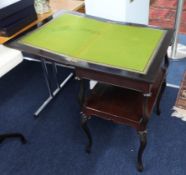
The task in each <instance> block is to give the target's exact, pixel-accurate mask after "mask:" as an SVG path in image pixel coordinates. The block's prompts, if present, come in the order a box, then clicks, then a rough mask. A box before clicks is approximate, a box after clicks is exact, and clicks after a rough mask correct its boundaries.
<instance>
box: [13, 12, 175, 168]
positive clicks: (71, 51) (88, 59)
mask: <svg viewBox="0 0 186 175" xmlns="http://www.w3.org/2000/svg"><path fill="white" fill-rule="evenodd" d="M172 37H173V30H170V29H161V28H157V27H152V26H144V25H136V24H129V23H120V22H113V21H108V20H104V19H100V18H95V17H91V16H87V15H84V14H80V13H77V12H64V13H63V14H62V15H60V16H58V17H57V18H55V19H53V20H51V21H50V22H48V23H47V24H45V25H43V26H42V27H40V28H38V29H36V30H34V31H32V32H30V33H28V34H27V35H24V36H23V37H21V38H19V39H18V40H16V41H14V42H11V43H10V46H12V47H14V48H17V49H20V50H22V51H24V52H27V53H31V54H35V55H37V56H40V57H44V58H45V59H47V60H49V61H54V62H57V63H60V64H63V65H67V66H70V67H72V68H73V69H74V70H75V73H76V77H77V79H79V80H80V82H81V83H80V85H81V87H80V93H79V100H80V102H81V115H82V120H81V124H82V128H83V129H84V131H85V133H86V135H87V136H88V140H89V142H88V145H87V147H86V150H87V152H90V149H91V145H92V137H91V134H90V131H89V129H88V126H87V121H88V120H89V119H90V118H91V117H93V116H96V117H101V118H104V119H107V120H111V121H113V122H116V123H121V124H126V125H129V126H131V127H134V128H135V129H136V130H137V132H138V134H139V138H140V147H139V151H138V154H137V169H138V170H139V171H142V170H143V162H142V155H143V152H144V149H145V146H146V143H147V123H148V121H149V119H150V116H151V113H152V111H153V108H154V106H155V104H157V114H160V109H159V103H160V97H161V95H162V93H163V90H164V89H165V86H166V69H167V67H168V57H167V48H168V46H169V45H170V44H171V41H172ZM85 79H87V80H96V81H98V83H97V85H96V86H95V87H94V88H93V90H90V93H88V94H87V93H86V88H85Z"/></svg>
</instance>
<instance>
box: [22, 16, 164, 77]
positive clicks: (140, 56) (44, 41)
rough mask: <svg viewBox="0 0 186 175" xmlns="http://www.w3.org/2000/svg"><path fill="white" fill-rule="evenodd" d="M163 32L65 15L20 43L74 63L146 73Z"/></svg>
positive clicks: (27, 36)
mask: <svg viewBox="0 0 186 175" xmlns="http://www.w3.org/2000/svg"><path fill="white" fill-rule="evenodd" d="M164 33H165V31H164V30H159V29H152V28H147V27H137V26H128V25H121V24H116V23H110V22H102V21H99V20H96V19H92V18H88V17H83V16H79V15H75V14H68V13H66V14H64V15H61V16H59V17H58V18H56V19H54V20H52V21H51V22H49V23H47V24H46V25H44V26H42V27H40V28H39V29H37V30H35V31H33V32H32V33H30V34H28V35H26V36H25V37H23V38H22V39H21V40H20V41H19V42H20V43H22V44H25V45H30V46H32V47H36V48H40V49H44V50H48V51H50V52H53V53H56V54H61V55H65V56H67V57H70V58H72V59H74V61H77V60H83V61H86V62H91V63H95V64H101V65H106V66H109V67H115V68H119V69H124V70H128V71H132V72H138V73H141V74H145V73H146V71H147V70H148V67H149V65H150V63H151V61H152V59H153V54H154V53H155V51H156V49H158V47H159V44H160V42H161V40H162V38H163V37H164Z"/></svg>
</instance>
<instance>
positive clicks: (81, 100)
mask: <svg viewBox="0 0 186 175" xmlns="http://www.w3.org/2000/svg"><path fill="white" fill-rule="evenodd" d="M79 81H80V89H79V94H78V100H79V104H80V106H81V107H82V106H83V103H84V99H85V89H86V85H85V80H83V79H80V80H79Z"/></svg>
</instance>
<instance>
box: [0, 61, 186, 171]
mask: <svg viewBox="0 0 186 175" xmlns="http://www.w3.org/2000/svg"><path fill="white" fill-rule="evenodd" d="M40 66H41V65H40V64H39V63H34V62H26V61H25V62H24V63H22V64H21V65H19V66H18V67H16V68H15V69H14V70H12V71H11V72H10V73H8V74H7V75H6V76H4V77H3V78H2V79H1V81H0V97H1V98H0V132H1V133H2V132H6V131H18V132H22V133H24V134H25V136H26V137H27V139H28V140H29V143H28V144H26V145H21V144H20V143H19V142H18V141H17V140H7V141H6V142H4V143H3V144H1V145H0V162H1V163H0V175H115V174H116V175H123V174H125V175H135V174H141V173H138V172H137V171H136V169H135V161H136V153H137V149H138V145H139V143H138V137H137V134H136V132H135V130H134V129H133V128H130V127H127V126H122V125H116V124H113V123H111V122H108V121H104V120H101V119H98V118H94V119H92V120H91V121H90V123H89V126H90V129H91V131H92V135H93V141H94V143H93V149H92V153H91V154H90V155H87V154H86V153H85V152H84V145H85V143H86V141H87V140H86V137H85V135H84V133H83V131H82V130H81V128H80V115H79V112H80V111H79V105H78V103H77V100H76V98H77V92H78V83H77V82H76V81H75V80H72V81H71V82H69V83H68V84H67V86H66V87H65V88H64V89H63V91H62V92H61V93H60V94H59V96H58V97H57V98H56V99H55V101H54V102H53V103H52V104H50V105H49V106H48V108H47V109H46V110H45V111H44V112H43V113H42V114H41V115H40V118H38V119H37V120H35V119H34V118H33V115H32V114H33V112H34V111H35V110H36V109H37V107H38V106H39V105H40V104H41V102H42V101H43V100H44V99H45V97H46V96H47V91H46V88H45V84H44V81H43V77H42V72H41V67H40ZM68 73H69V70H65V69H60V76H61V77H60V78H61V79H63V78H64V77H65V76H66V75H67V74H68ZM177 91H178V90H177V89H174V88H166V91H165V93H164V96H163V99H162V103H161V106H162V114H161V116H160V117H158V116H156V115H155V114H153V115H152V118H151V120H150V122H149V125H148V128H149V129H148V131H149V135H148V146H147V148H146V150H145V154H144V164H145V170H144V172H143V174H144V175H185V172H186V166H185V162H186V154H184V151H185V145H186V137H185V133H186V123H184V122H182V121H181V120H179V119H176V118H172V117H170V114H171V108H172V106H173V105H174V103H175V99H176V95H177Z"/></svg>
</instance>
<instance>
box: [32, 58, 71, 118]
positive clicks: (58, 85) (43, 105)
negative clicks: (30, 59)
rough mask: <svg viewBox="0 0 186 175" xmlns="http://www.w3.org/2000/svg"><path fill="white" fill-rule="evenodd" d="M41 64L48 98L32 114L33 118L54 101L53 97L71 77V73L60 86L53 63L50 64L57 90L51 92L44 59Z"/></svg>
mask: <svg viewBox="0 0 186 175" xmlns="http://www.w3.org/2000/svg"><path fill="white" fill-rule="evenodd" d="M41 63H42V69H43V75H44V78H45V83H46V86H47V90H48V93H49V97H48V98H47V99H46V100H45V101H44V102H43V104H42V105H41V106H40V107H39V108H38V109H37V111H36V112H35V113H34V116H35V117H38V116H39V114H40V113H41V112H42V111H43V110H44V109H45V108H46V106H47V105H48V104H49V103H50V102H51V101H52V100H53V99H54V97H55V96H56V95H57V94H58V93H59V92H60V90H61V89H62V88H63V87H64V86H65V85H66V83H67V82H68V81H69V80H70V79H71V78H72V77H73V73H70V74H69V75H68V76H67V78H66V79H65V80H64V81H63V82H62V83H61V84H59V82H58V79H57V68H56V65H55V63H52V67H53V75H54V79H55V83H56V86H57V88H56V89H55V90H54V91H53V92H52V88H51V82H50V79H49V76H48V69H47V65H46V62H45V60H44V59H42V60H41Z"/></svg>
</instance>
